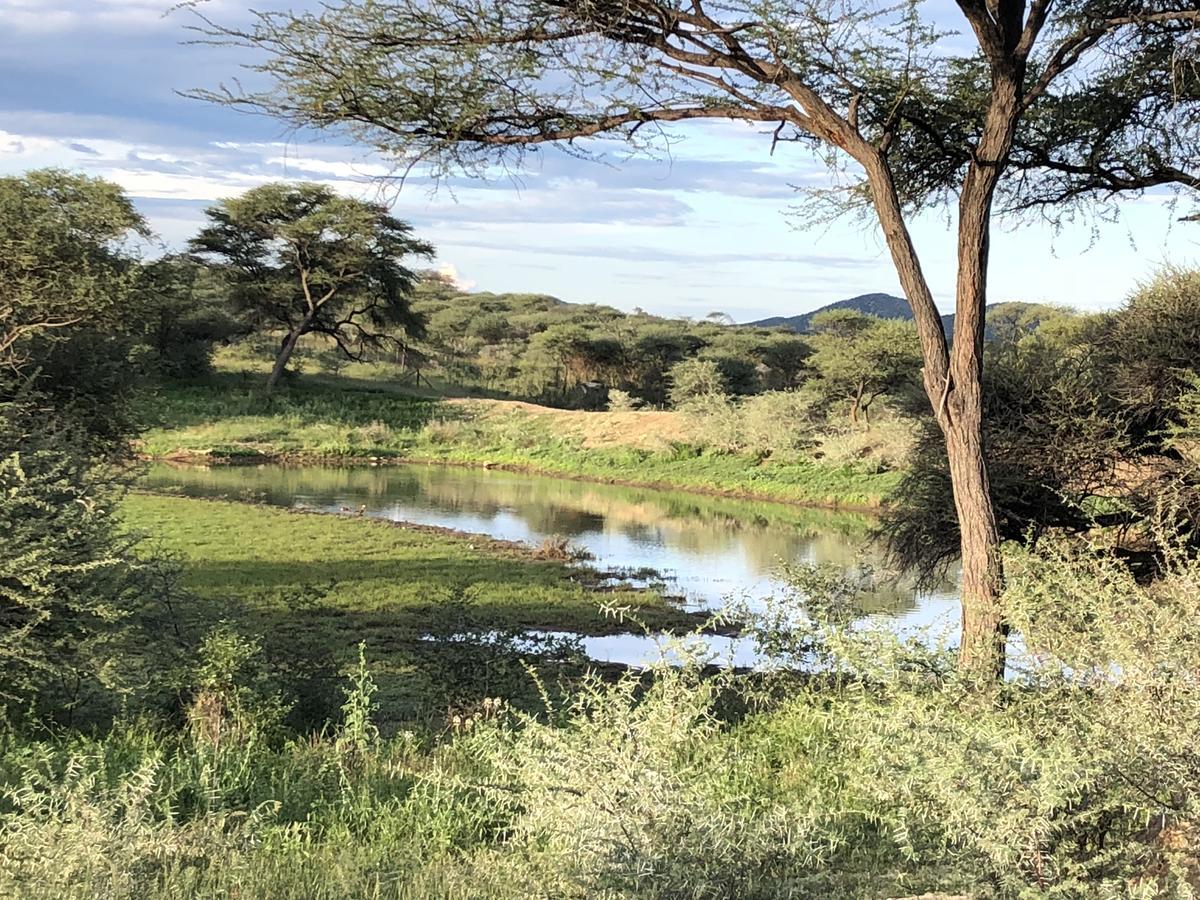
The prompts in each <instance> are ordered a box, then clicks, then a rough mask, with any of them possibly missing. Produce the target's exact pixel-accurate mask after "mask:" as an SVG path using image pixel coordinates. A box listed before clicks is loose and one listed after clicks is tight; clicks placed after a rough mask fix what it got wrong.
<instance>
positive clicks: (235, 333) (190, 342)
mask: <svg viewBox="0 0 1200 900" xmlns="http://www.w3.org/2000/svg"><path fill="white" fill-rule="evenodd" d="M138 294H139V296H138V306H139V307H140V308H139V310H138V315H137V320H138V321H137V324H136V332H137V335H136V337H137V339H138V341H139V343H140V344H141V345H142V346H143V347H144V348H145V350H146V351H147V353H148V355H149V356H150V359H149V360H148V361H147V365H148V367H151V368H153V369H154V370H156V371H157V372H158V373H159V374H161V375H167V376H173V377H190V376H196V375H204V374H207V373H208V372H209V371H210V370H211V368H212V355H213V348H214V346H215V345H216V344H217V343H219V342H222V341H229V340H231V339H233V338H235V337H240V336H242V335H245V334H246V333H248V331H249V326H248V325H247V323H246V322H245V320H244V319H243V318H242V317H240V316H238V315H237V314H236V312H235V310H234V309H233V307H232V306H231V304H230V303H229V297H228V289H227V286H226V284H225V283H224V280H223V279H222V278H221V277H220V273H218V272H216V271H214V270H213V269H211V268H210V267H208V266H205V265H202V264H201V263H199V262H197V261H196V260H194V259H191V258H189V257H187V256H182V255H180V256H174V255H173V256H166V257H163V258H162V259H157V260H155V261H154V262H152V263H149V264H148V265H146V266H145V267H144V272H143V278H142V283H141V286H140V290H139V292H138Z"/></svg>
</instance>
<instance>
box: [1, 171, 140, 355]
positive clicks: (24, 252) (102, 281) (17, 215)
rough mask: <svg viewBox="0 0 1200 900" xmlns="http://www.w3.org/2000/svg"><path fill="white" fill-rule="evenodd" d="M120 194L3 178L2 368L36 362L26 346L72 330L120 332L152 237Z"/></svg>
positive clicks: (69, 180)
mask: <svg viewBox="0 0 1200 900" xmlns="http://www.w3.org/2000/svg"><path fill="white" fill-rule="evenodd" d="M148 234H149V232H148V230H147V229H146V225H145V222H144V221H143V220H142V218H141V216H139V215H138V214H137V212H136V211H135V210H134V208H133V204H132V203H130V202H129V199H128V198H127V197H126V196H125V194H124V193H123V192H122V191H121V189H120V188H119V187H117V186H116V185H114V184H111V183H109V182H106V181H102V180H100V179H96V178H88V177H86V176H83V175H73V174H70V173H67V172H63V171H60V170H57V169H42V170H38V171H33V172H28V173H26V174H25V175H23V176H9V177H6V178H2V179H0V284H3V294H4V300H3V302H0V361H2V362H3V363H4V364H5V366H6V367H12V366H14V365H19V364H21V363H24V362H28V361H29V360H28V352H27V349H26V347H25V342H27V341H29V340H30V339H31V338H33V337H35V336H37V337H40V338H42V339H44V340H50V339H52V338H53V336H54V335H55V334H56V333H57V332H61V331H62V330H63V329H69V328H83V329H93V330H98V329H102V328H105V327H108V328H114V329H119V326H120V322H121V319H122V317H123V316H124V314H125V312H126V310H125V307H126V304H127V302H128V300H129V298H130V297H131V295H132V293H133V290H134V288H135V285H136V282H137V276H138V270H137V267H136V265H135V261H134V258H133V256H132V255H131V252H130V251H131V244H132V243H133V242H135V241H136V239H138V238H140V237H146V236H148Z"/></svg>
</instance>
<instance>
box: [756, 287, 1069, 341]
mask: <svg viewBox="0 0 1200 900" xmlns="http://www.w3.org/2000/svg"><path fill="white" fill-rule="evenodd" d="M832 309H853V310H855V311H857V312H861V313H866V314H867V315H871V316H878V317H879V318H881V319H905V320H909V319H912V317H913V316H912V310H911V309H909V306H908V301H907V300H905V299H904V298H903V297H896V296H894V295H892V294H860V295H859V296H857V297H851V298H850V299H849V300H839V301H838V302H837V303H830V304H829V305H828V306H822V307H821V308H820V309H814V310H813V311H812V312H809V313H804V314H803V315H799V316H771V317H770V318H768V319H759V320H758V321H757V322H747V323H746V324H747V325H755V326H758V327H760V328H789V329H791V330H792V331H798V332H804V331H808V330H809V328H810V327H811V325H812V318H813V316H815V315H817V314H818V313H823V312H828V311H829V310H832ZM1051 311H1053V308H1052V307H1048V306H1045V305H1043V304H1039V303H1021V302H1017V301H1011V300H1010V301H1006V302H1003V303H991V304H989V305H988V308H987V322H988V326H987V328H986V331H985V337H986V338H987V339H988V340H990V339H991V338H992V337H993V336H994V335H993V328H994V327H996V326H998V324H999V323H998V322H997V319H998V318H999V319H1001V320H1005V321H1009V320H1011V324H1013V325H1016V324H1017V323H1018V322H1020V327H1023V328H1027V329H1033V328H1037V326H1038V324H1039V322H1040V321H1041V318H1042V316H1043V315H1045V314H1046V313H1048V312H1051ZM942 329H943V330H944V331H945V332H946V334H948V335H949V334H952V333H953V332H954V313H949V314H948V315H944V316H942Z"/></svg>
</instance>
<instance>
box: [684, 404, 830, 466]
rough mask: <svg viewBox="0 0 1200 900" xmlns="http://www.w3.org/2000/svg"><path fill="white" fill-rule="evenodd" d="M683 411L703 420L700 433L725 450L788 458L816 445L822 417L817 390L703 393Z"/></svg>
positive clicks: (707, 440)
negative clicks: (750, 394) (737, 397)
mask: <svg viewBox="0 0 1200 900" xmlns="http://www.w3.org/2000/svg"><path fill="white" fill-rule="evenodd" d="M681 412H683V413H684V414H685V415H687V416H689V417H694V418H695V419H697V420H698V423H699V430H698V435H699V436H700V437H701V439H702V440H703V441H705V442H706V443H708V444H711V445H712V446H713V447H716V448H717V449H719V450H722V451H725V452H727V453H749V454H753V455H757V456H762V457H765V456H770V455H772V454H776V455H778V456H780V457H782V458H785V459H786V458H793V459H794V458H795V456H796V455H797V454H798V453H799V452H800V451H802V450H805V449H808V448H809V447H811V446H812V444H813V443H814V439H815V435H816V432H817V429H818V427H819V419H820V417H819V415H818V413H817V410H816V403H815V401H814V398H813V395H812V394H811V392H801V391H768V392H766V393H763V394H758V395H756V396H753V397H745V398H742V399H741V400H733V399H731V398H729V397H725V396H723V395H720V394H700V395H697V396H696V397H694V398H692V399H691V400H689V401H687V402H686V403H685V404H684V405H683V407H682V409H681Z"/></svg>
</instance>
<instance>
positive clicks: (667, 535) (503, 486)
mask: <svg viewBox="0 0 1200 900" xmlns="http://www.w3.org/2000/svg"><path fill="white" fill-rule="evenodd" d="M146 483H147V485H148V486H149V487H151V488H153V489H156V490H176V491H180V492H182V493H185V494H188V495H194V496H232V497H250V498H254V499H256V500H260V501H263V502H266V503H270V504H273V505H277V506H284V507H307V508H312V509H318V510H325V511H332V512H337V511H339V510H342V509H343V508H349V509H354V510H358V509H359V508H360V507H365V514H366V515H368V516H375V517H380V518H387V519H393V520H396V521H407V522H414V523H418V524H422V525H436V526H441V527H445V528H454V529H458V530H461V531H468V532H476V533H482V534H488V535H491V536H493V537H497V538H501V539H504V540H511V541H523V542H527V543H540V542H541V541H542V540H543V539H544V538H547V537H552V536H562V537H566V538H568V539H570V541H571V543H572V544H574V545H575V546H578V547H582V548H584V549H586V550H588V551H589V552H590V553H591V554H592V555H593V556H594V557H595V560H596V565H597V566H598V567H600V568H612V569H625V570H638V569H643V568H652V569H654V570H656V571H658V572H660V573H661V574H662V575H663V576H664V578H666V579H667V580H668V581H669V586H670V587H671V589H672V590H674V591H676V592H678V593H679V594H681V595H682V596H683V597H684V598H685V600H686V602H687V603H688V605H689V606H692V607H695V608H701V609H715V608H719V607H721V606H723V605H724V603H725V602H726V601H727V600H728V599H729V598H730V597H734V598H738V599H747V600H751V601H752V600H754V599H755V598H758V597H763V596H768V595H771V594H774V593H777V592H778V591H779V590H780V589H781V587H782V585H781V584H780V582H779V581H778V580H777V578H776V573H777V571H778V567H779V565H780V564H781V563H784V562H791V563H832V564H835V565H837V566H841V567H843V568H846V569H850V568H851V567H853V566H856V565H858V564H859V563H861V562H864V561H865V562H866V563H868V564H874V565H879V564H880V563H881V558H880V555H879V553H878V551H877V550H875V549H874V548H872V547H870V546H869V544H868V542H867V534H868V531H869V529H870V525H871V520H870V519H869V517H867V516H865V515H862V514H858V513H847V512H835V511H829V510H817V509H805V508H800V507H795V506H788V505H786V504H774V503H766V502H761V501H743V500H730V499H725V498H717V497H705V496H697V495H695V494H687V493H680V492H671V491H659V490H650V489H638V488H628V487H620V486H614V485H603V484H592V483H588V482H580V481H569V480H565V479H557V478H546V477H540V476H534V475H522V474H514V473H510V472H499V471H485V470H482V469H468V468H455V467H447V466H420V465H411V466H381V467H350V468H328V467H306V468H298V467H286V466H273V465H264V466H217V467H211V468H204V467H195V466H186V467H176V466H169V465H165V464H158V465H154V466H152V467H151V468H150V470H149V472H148V474H147V476H146ZM957 609H958V605H957V600H956V597H955V591H954V586H953V584H945V585H942V586H940V587H939V588H938V589H937V590H933V591H928V592H923V593H922V592H918V591H916V590H915V589H914V588H913V586H912V584H911V583H909V582H907V581H905V580H904V579H898V580H893V581H887V582H884V583H882V584H881V585H880V588H879V590H878V591H877V592H876V593H875V594H874V595H873V596H872V597H870V598H868V607H867V610H866V611H867V612H868V613H871V614H873V615H876V616H880V617H888V618H889V619H890V620H892V621H893V622H894V623H895V627H896V628H913V627H925V626H928V625H931V624H933V625H936V626H939V627H941V626H944V625H945V624H946V623H953V622H954V621H955V620H956V619H957Z"/></svg>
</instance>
